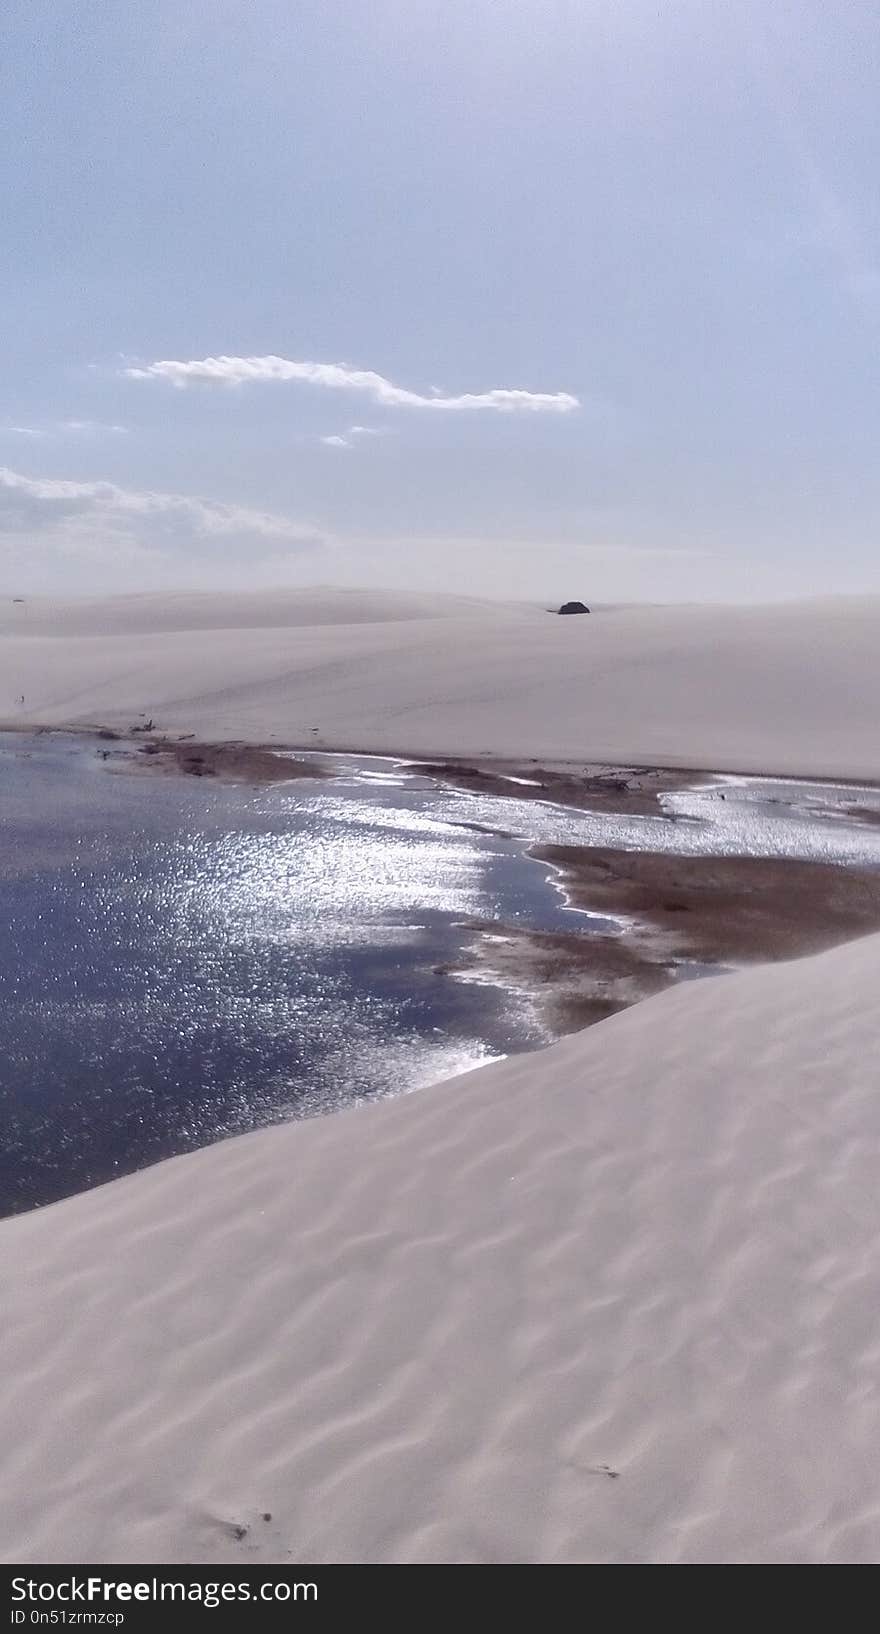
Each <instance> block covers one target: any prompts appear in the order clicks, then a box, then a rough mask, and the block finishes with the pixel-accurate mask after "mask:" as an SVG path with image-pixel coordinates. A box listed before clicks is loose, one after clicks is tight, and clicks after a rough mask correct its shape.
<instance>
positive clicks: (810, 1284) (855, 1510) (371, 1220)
mask: <svg viewBox="0 0 880 1634" xmlns="http://www.w3.org/2000/svg"><path fill="white" fill-rule="evenodd" d="M878 979H880V937H877V936H873V937H870V938H867V939H864V940H862V941H859V942H856V943H852V944H850V945H848V946H847V947H845V948H839V949H836V950H834V951H833V952H831V953H825V954H821V955H819V956H817V957H813V958H810V959H806V960H802V961H798V962H796V963H791V964H785V965H778V966H775V967H772V968H765V969H759V970H752V971H748V972H744V973H741V974H737V975H734V976H728V977H721V978H714V979H711V980H708V981H704V982H701V983H694V984H688V985H686V986H683V987H680V988H677V989H674V990H672V991H670V992H668V993H665V994H663V995H661V996H660V997H658V998H655V999H649V1000H647V1001H645V1002H644V1003H642V1004H641V1005H639V1006H637V1007H636V1008H635V1009H633V1010H630V1011H627V1012H625V1013H623V1014H621V1015H619V1016H615V1017H613V1018H611V1019H610V1020H608V1021H606V1022H602V1023H600V1024H599V1025H598V1026H596V1027H594V1028H592V1029H591V1030H589V1031H588V1032H586V1033H583V1034H580V1035H576V1036H575V1037H573V1038H570V1039H568V1040H566V1041H564V1042H563V1043H561V1044H558V1045H556V1046H554V1047H552V1048H550V1049H549V1050H547V1051H545V1052H542V1053H541V1055H540V1056H539V1057H537V1058H536V1057H520V1058H518V1059H515V1060H508V1061H503V1062H499V1063H496V1064H494V1065H492V1066H490V1067H487V1068H483V1069H481V1070H480V1071H478V1072H476V1073H470V1074H467V1075H465V1076H462V1077H460V1078H458V1079H455V1080H452V1081H450V1082H448V1083H447V1084H445V1085H442V1086H436V1087H434V1088H433V1089H431V1090H429V1091H424V1092H422V1093H420V1094H417V1095H412V1096H409V1097H405V1098H403V1099H400V1100H396V1101H392V1102H385V1103H383V1104H380V1105H378V1106H371V1107H364V1108H361V1109H357V1110H354V1111H350V1112H347V1113H342V1114H340V1115H338V1116H334V1117H332V1118H325V1119H318V1120H315V1121H314V1122H312V1123H307V1124H297V1125H290V1126H285V1127H281V1128H275V1129H270V1130H266V1131H263V1132H260V1133H258V1134H255V1135H249V1136H243V1137H240V1138H237V1139H234V1140H231V1141H227V1142H224V1143H221V1144H220V1145H218V1146H215V1147H213V1148H210V1149H208V1150H206V1151H203V1152H199V1153H195V1154H191V1155H188V1156H185V1157H182V1158H176V1159H172V1160H171V1161H169V1162H167V1163H163V1164H160V1165H158V1166H157V1167H155V1168H153V1169H150V1170H147V1171H144V1172H142V1173H140V1174H138V1175H135V1176H131V1177H128V1178H126V1179H124V1180H120V1181H117V1182H115V1183H113V1184H111V1185H109V1186H106V1187H103V1188H101V1189H100V1190H97V1191H94V1192H92V1193H89V1194H86V1195H83V1196H80V1197H76V1198H72V1199H68V1200H66V1201H64V1202H62V1203H59V1204H55V1205H53V1206H51V1207H49V1208H46V1209H44V1210H42V1211H38V1212H36V1213H34V1214H32V1215H26V1216H20V1217H18V1218H15V1219H12V1220H9V1221H6V1222H5V1223H3V1224H2V1225H0V1248H2V1266H3V1269H2V1286H3V1296H2V1297H3V1310H4V1315H5V1320H4V1332H3V1347H4V1351H5V1356H4V1364H3V1378H4V1379H5V1380H6V1381H7V1383H8V1382H9V1381H10V1380H13V1381H15V1385H16V1388H15V1389H14V1391H9V1390H8V1391H7V1393H6V1395H5V1397H4V1399H3V1402H2V1408H0V1461H2V1482H0V1538H2V1550H3V1555H4V1558H6V1559H26V1560H28V1561H31V1562H53V1561H62V1560H65V1561H69V1560H78V1559H89V1560H92V1559H94V1560H98V1561H102V1562H119V1561H147V1560H151V1559H158V1560H162V1561H167V1562H177V1561H179V1562H185V1561H187V1560H190V1561H192V1560H197V1561H201V1562H213V1561H217V1562H242V1563H244V1562H247V1561H252V1562H257V1561H278V1562H288V1561H298V1562H313V1563H320V1562H322V1561H398V1562H405V1561H451V1562H457V1561H465V1562H466V1561H490V1562H491V1561H525V1562H528V1561H539V1562H562V1561H616V1562H716V1563H718V1562H726V1563H731V1562H746V1561H755V1562H788V1563H799V1562H803V1563H807V1562H818V1561H824V1562H856V1561H859V1562H866V1561H872V1560H876V1559H877V1558H878V1555H880V1491H878V1482H877V1469H878V1467H880V1395H878V1391H877V1367H878V1361H880V1334H878V1324H877V1315H876V1313H877V1310H878V1308H880V1297H878V1296H880V1213H878V1209H877V1205H876V1195H875V1193H876V1187H875V1168H876V1156H875V1154H876V1144H877V1137H878V1132H880V1131H878V1120H880V1107H878V1100H877V1095H876V1060H877V1054H878V1048H880V1012H878V1009H877V1005H876V993H877V985H878ZM264 1514H271V1516H272V1519H271V1522H266V1521H264V1520H263V1519H262V1516H263V1515H264ZM242 1529H244V1530H242Z"/></svg>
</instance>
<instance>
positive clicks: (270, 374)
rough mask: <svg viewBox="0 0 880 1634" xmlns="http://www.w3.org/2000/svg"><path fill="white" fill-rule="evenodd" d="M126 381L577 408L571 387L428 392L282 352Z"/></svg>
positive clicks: (545, 409)
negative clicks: (280, 386) (290, 386)
mask: <svg viewBox="0 0 880 1634" xmlns="http://www.w3.org/2000/svg"><path fill="white" fill-rule="evenodd" d="M124 372H125V374H126V375H128V376H129V378H130V379H132V380H167V381H170V382H171V384H172V385H173V386H178V387H181V388H182V387H185V386H188V385H191V384H192V383H193V382H194V381H205V382H208V383H209V384H212V385H225V386H242V385H248V384H264V383H266V382H273V381H298V382H300V383H301V384H305V385H309V386H323V387H326V388H328V389H329V390H331V391H350V392H361V393H363V394H364V395H365V396H367V397H371V398H372V400H373V402H374V403H379V404H381V406H382V407H383V408H416V409H440V410H444V411H446V412H449V411H463V412H468V411H471V410H483V409H488V410H492V411H494V412H496V413H501V414H521V413H526V414H570V413H571V412H572V411H573V410H574V409H577V408H579V407H580V401H579V399H578V398H577V397H574V396H573V395H572V394H571V392H565V391H557V392H533V391H522V390H518V389H517V390H510V389H507V388H504V389H501V388H499V387H493V389H492V390H491V391H485V392H463V393H461V394H460V395H458V396H446V395H444V394H443V393H442V392H439V391H436V390H435V391H432V393H431V394H430V395H429V396H424V395H423V394H422V393H421V392H415V391H408V390H407V389H406V388H405V387H404V386H395V385H394V383H393V381H391V380H386V379H385V376H384V375H381V374H376V373H374V371H373V370H372V369H352V368H350V367H349V366H348V365H347V364H344V363H298V362H295V361H293V360H292V359H290V358H286V357H205V358H201V359H193V360H191V361H189V362H178V361H175V360H174V359H168V358H166V359H163V360H161V361H159V362H156V363H148V364H146V365H145V366H143V367H130V368H127V369H126V370H125V371H124Z"/></svg>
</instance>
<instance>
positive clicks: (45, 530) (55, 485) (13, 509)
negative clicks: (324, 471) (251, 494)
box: [0, 466, 322, 548]
mask: <svg viewBox="0 0 880 1634" xmlns="http://www.w3.org/2000/svg"><path fill="white" fill-rule="evenodd" d="M0 533H3V534H7V535H8V534H18V535H23V536H28V537H35V536H38V535H45V534H59V533H61V534H63V535H64V536H65V538H66V540H67V542H68V544H69V545H73V544H74V543H75V542H76V540H77V539H80V540H83V541H84V540H86V539H88V540H89V541H90V542H91V543H93V542H94V539H95V536H96V534H97V535H100V536H101V537H103V538H104V539H105V540H106V541H108V542H112V541H113V540H114V539H118V538H126V537H127V538H133V539H136V540H137V541H138V542H139V543H140V544H141V545H143V546H144V547H145V548H149V546H150V545H151V544H153V545H157V546H158V545H161V544H163V543H172V542H173V543H175V544H179V545H180V546H181V547H185V546H186V545H187V544H189V545H190V546H192V545H196V544H201V545H202V546H203V547H204V546H206V545H209V544H211V543H215V542H222V541H223V540H224V539H227V540H229V541H230V542H241V543H248V544H249V545H251V546H253V545H255V544H262V545H268V546H269V547H271V548H274V547H275V546H279V547H280V546H285V547H288V548H289V547H301V548H305V547H309V546H314V545H317V544H320V543H322V538H321V535H320V534H319V533H318V531H317V530H316V529H315V528H313V527H311V526H309V525H308V524H304V523H302V522H299V521H296V520H294V519H293V518H291V517H287V516H282V515H278V514H277V513H275V512H272V511H260V510H252V509H250V508H249V507H247V506H242V505H229V504H226V503H224V502H222V501H220V500H213V499H205V498H202V497H199V496H192V495H189V494H174V493H163V492H161V491H156V490H153V489H133V488H122V487H120V486H119V485H118V484H117V483H114V482H78V481H73V480H68V479H66V478H60V477H29V476H24V475H23V474H22V473H21V472H18V471H13V470H10V469H9V467H8V466H0Z"/></svg>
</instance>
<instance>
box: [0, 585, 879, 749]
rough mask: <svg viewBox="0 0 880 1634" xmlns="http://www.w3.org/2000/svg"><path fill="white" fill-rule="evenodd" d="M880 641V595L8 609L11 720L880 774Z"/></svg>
mask: <svg viewBox="0 0 880 1634" xmlns="http://www.w3.org/2000/svg"><path fill="white" fill-rule="evenodd" d="M878 653H880V598H863V599H854V598H853V599H848V598H837V599H829V600H826V601H816V602H809V603H806V602H805V603H793V604H790V605H783V606H774V607H748V608H747V607H740V608H736V607H728V608H719V607H712V608H707V607H697V606H693V607H628V608H617V609H613V610H605V611H603V610H601V609H600V610H598V611H597V612H595V613H593V614H592V615H591V616H590V617H589V618H562V619H561V618H557V617H555V616H551V615H550V614H549V613H547V612H546V611H544V610H543V609H541V608H536V607H528V606H519V607H518V606H516V605H515V604H499V605H493V604H491V603H480V602H477V601H468V600H467V599H466V598H460V597H449V598H447V597H442V596H431V595H405V594H402V593H401V594H392V593H384V592H383V593H379V592H360V591H358V592H355V591H345V590H333V589H330V590H322V591H287V592H279V593H277V594H272V595H270V594H266V593H261V594H251V595H241V596H232V595H219V594H218V595H203V596H172V595H164V596H136V597H120V598H109V599H107V600H106V601H103V602H101V601H94V600H92V601H89V602H66V603H62V602H41V601H40V600H38V599H32V600H29V601H27V602H25V603H17V602H13V601H11V600H9V601H7V602H6V603H5V604H4V606H3V608H2V609H0V721H3V722H5V723H7V724H14V725H25V724H28V723H37V724H40V723H42V724H51V725H65V724H66V725H70V724H72V725H96V724H111V725H112V724H115V725H119V726H127V725H129V724H131V723H132V721H136V720H137V719H138V717H139V716H140V714H141V713H142V712H143V713H145V714H147V715H149V716H152V717H153V718H154V719H155V721H156V723H157V726H159V727H161V728H165V729H169V730H174V729H180V730H181V731H187V732H190V731H193V732H196V733H198V734H199V735H200V736H202V737H206V738H214V739H218V740H222V739H229V738H245V739H248V740H250V741H255V742H271V741H272V740H273V739H274V740H276V741H277V742H279V743H285V744H290V745H295V746H302V745H303V744H308V743H317V744H318V745H320V746H321V747H325V748H334V747H335V748H349V749H351V748H356V749H363V750H376V751H390V752H392V753H393V752H400V753H411V754H422V755H427V756H444V755H445V756H462V755H471V756H473V755H488V754H494V755H500V756H505V757H508V758H517V759H525V758H528V757H532V758H535V759H540V760H544V761H549V760H583V759H595V760H618V761H619V760H623V761H631V760H636V761H645V762H649V763H653V764H666V765H691V766H704V767H712V768H719V769H728V770H734V771H736V770H740V771H775V772H786V773H791V774H797V773H804V774H808V775H810V774H811V775H816V776H854V777H867V778H877V777H880V732H878V730H877V722H878V720H880V662H878V656H877V655H878ZM22 696H23V697H24V704H23V705H22V704H21V703H20V701H19V700H20V699H21V697H22ZM316 729H317V730H316Z"/></svg>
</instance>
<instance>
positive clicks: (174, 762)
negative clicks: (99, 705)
mask: <svg viewBox="0 0 880 1634" xmlns="http://www.w3.org/2000/svg"><path fill="white" fill-rule="evenodd" d="M110 735H112V734H108V733H106V732H99V733H98V736H99V737H101V738H104V739H106V738H107V737H108V736H110ZM101 752H102V753H103V754H104V755H105V757H107V758H110V755H111V754H112V753H113V751H108V750H102V751H101ZM120 753H124V754H125V757H126V761H127V763H128V764H129V765H130V764H131V763H132V760H135V763H136V764H137V766H138V768H139V769H144V770H155V771H163V772H183V773H184V775H185V776H187V777H218V778H221V779H222V780H223V781H224V782H226V783H255V784H256V783H289V782H292V781H294V780H296V779H299V778H324V777H328V776H329V775H331V774H330V773H328V772H327V771H325V770H324V768H323V767H322V766H319V765H318V764H317V762H315V761H311V760H301V759H298V758H297V757H295V756H294V755H292V754H281V753H278V752H276V751H275V750H274V749H267V748H263V747H261V746H259V745H256V744H250V743H199V742H197V741H196V740H195V739H193V738H188V737H183V738H162V737H148V738H146V739H145V740H144V741H143V742H140V743H137V744H136V743H135V742H134V740H133V739H128V740H126V741H125V746H124V749H121V750H120ZM135 757H136V758H135Z"/></svg>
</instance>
